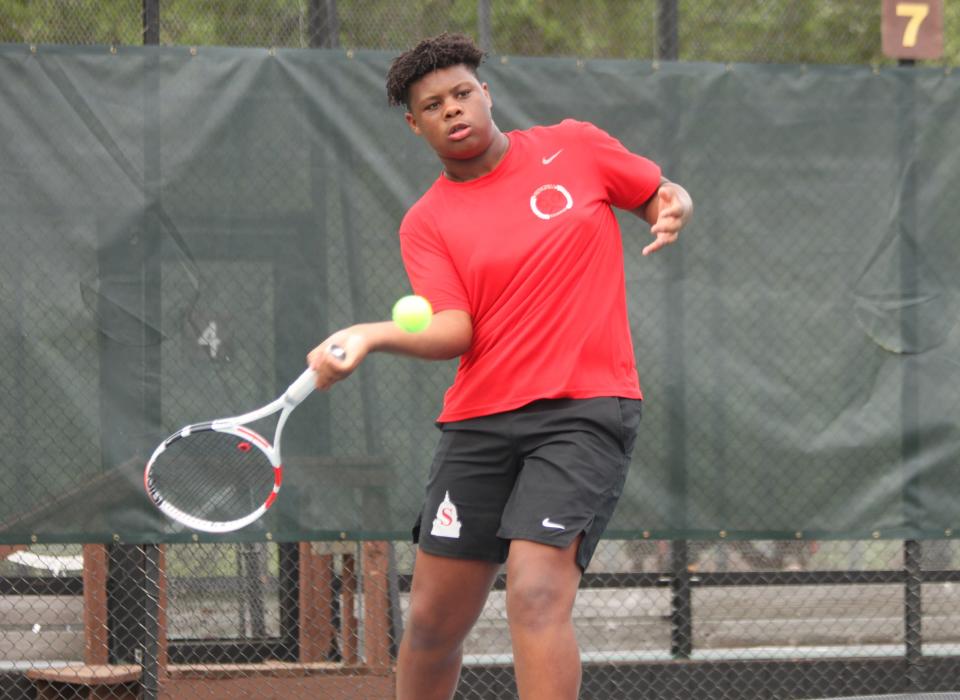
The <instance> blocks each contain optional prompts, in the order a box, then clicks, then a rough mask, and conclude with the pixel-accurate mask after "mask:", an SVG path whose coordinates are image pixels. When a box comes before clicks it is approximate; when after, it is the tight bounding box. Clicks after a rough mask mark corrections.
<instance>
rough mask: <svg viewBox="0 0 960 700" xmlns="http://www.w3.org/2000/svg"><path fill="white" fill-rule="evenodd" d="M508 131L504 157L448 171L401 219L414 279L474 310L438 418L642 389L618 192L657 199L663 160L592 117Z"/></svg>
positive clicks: (444, 303)
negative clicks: (484, 168) (486, 165)
mask: <svg viewBox="0 0 960 700" xmlns="http://www.w3.org/2000/svg"><path fill="white" fill-rule="evenodd" d="M507 136H508V137H509V139H510V147H509V149H508V150H507V153H506V155H505V156H504V158H503V160H502V161H501V162H500V164H499V165H497V167H496V168H495V169H494V170H493V171H491V172H490V173H488V174H486V175H484V176H483V177H480V178H477V179H475V180H470V181H468V182H452V181H451V180H448V179H447V178H446V177H444V176H443V175H441V176H440V177H439V178H437V180H436V181H435V182H434V183H433V185H432V186H431V187H430V189H429V190H427V192H426V193H425V194H424V195H423V197H421V198H420V200H419V201H417V202H416V203H415V204H414V205H413V206H412V207H411V208H410V210H409V211H408V212H407V214H406V216H405V217H404V219H403V223H402V224H401V225H400V248H401V252H402V254H403V260H404V264H405V266H406V269H407V274H408V275H409V277H410V282H411V285H412V287H413V291H414V292H415V293H416V294H420V295H422V296H424V297H426V298H427V299H428V300H429V301H430V303H431V304H432V305H433V308H434V311H444V310H447V309H459V310H462V311H467V312H469V313H470V316H471V317H472V319H473V343H472V344H471V346H470V349H469V350H468V351H467V352H466V353H464V354H463V355H462V356H461V358H460V366H459V368H458V370H457V376H456V378H455V380H454V383H453V385H452V386H451V387H450V388H449V389H448V390H447V393H446V396H445V397H444V405H443V411H442V412H441V414H440V416H439V418H438V420H439V421H441V422H448V421H456V420H463V419H465V418H473V417H476V416H482V415H488V414H491V413H499V412H501V411H509V410H511V409H514V408H518V407H520V406H523V405H524V404H527V403H530V402H531V401H536V400H538V399H547V398H591V397H596V396H622V397H628V398H640V382H639V380H638V378H637V369H636V365H635V363H634V356H633V344H632V342H631V339H630V327H629V324H628V320H627V304H626V291H625V287H626V282H625V279H624V271H623V247H622V244H621V241H620V227H619V225H618V223H617V219H616V217H615V215H614V213H613V211H612V209H611V206H615V207H619V208H622V209H635V208H636V207H639V206H640V205H641V204H643V203H644V202H645V201H646V200H647V199H649V198H650V196H651V195H652V194H653V193H654V192H656V190H657V187H658V186H659V184H660V168H659V167H658V166H657V165H656V164H654V163H652V162H651V161H649V160H647V159H645V158H642V157H640V156H638V155H634V154H633V153H630V152H629V151H628V150H627V149H626V148H624V147H623V145H622V144H621V143H620V142H619V141H617V140H616V139H614V138H613V137H611V136H610V135H609V134H607V133H606V132H604V131H602V130H601V129H599V128H597V127H596V126H594V125H592V124H588V123H585V122H577V121H573V120H565V121H563V122H561V123H560V124H558V125H556V126H549V127H534V128H532V129H527V130H525V131H512V132H509V133H508V134H507Z"/></svg>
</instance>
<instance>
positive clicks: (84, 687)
mask: <svg viewBox="0 0 960 700" xmlns="http://www.w3.org/2000/svg"><path fill="white" fill-rule="evenodd" d="M140 674H141V669H140V666H138V665H124V666H120V665H113V664H68V665H66V666H56V667H51V668H38V669H31V670H29V671H27V673H26V676H27V678H29V679H30V680H31V681H32V682H33V685H34V687H35V688H36V689H37V698H38V700H68V699H69V698H89V699H90V700H107V699H108V698H109V699H110V700H137V698H139V697H140Z"/></svg>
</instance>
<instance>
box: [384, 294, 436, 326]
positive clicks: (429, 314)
mask: <svg viewBox="0 0 960 700" xmlns="http://www.w3.org/2000/svg"><path fill="white" fill-rule="evenodd" d="M432 319H433V309H432V308H431V307H430V302H429V301H427V300H426V299H424V298H423V297H421V296H417V295H416V294H410V295H408V296H405V297H400V298H399V299H398V300H397V303H396V304H394V305H393V322H394V323H396V324H397V325H398V326H400V328H402V329H403V330H405V331H406V332H407V333H420V332H421V331H425V330H426V329H427V326H429V325H430V321H431V320H432Z"/></svg>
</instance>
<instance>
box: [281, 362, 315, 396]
mask: <svg viewBox="0 0 960 700" xmlns="http://www.w3.org/2000/svg"><path fill="white" fill-rule="evenodd" d="M316 388H317V373H316V372H314V371H313V370H312V369H310V368H309V367H307V369H305V370H304V371H303V374H301V375H300V376H299V377H297V379H296V380H295V381H294V382H293V384H291V385H290V387H289V388H288V389H287V392H286V393H285V394H284V395H283V398H284V399H285V400H286V401H287V403H292V404H294V405H296V404H298V403H300V402H301V401H303V400H304V399H305V398H307V397H308V396H310V394H311V393H312V392H313V390H314V389H316Z"/></svg>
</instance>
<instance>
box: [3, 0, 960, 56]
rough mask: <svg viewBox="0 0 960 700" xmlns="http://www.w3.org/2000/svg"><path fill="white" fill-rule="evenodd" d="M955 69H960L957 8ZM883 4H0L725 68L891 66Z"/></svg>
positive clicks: (32, 24)
mask: <svg viewBox="0 0 960 700" xmlns="http://www.w3.org/2000/svg"><path fill="white" fill-rule="evenodd" d="M945 4H946V7H945V15H944V36H945V47H944V56H943V59H942V60H943V62H944V63H945V64H947V65H956V64H957V62H958V60H960V38H958V37H960V10H958V8H957V7H956V4H955V3H950V2H947V3H945ZM880 9H881V3H880V1H879V0H841V1H840V2H832V1H830V0H814V1H811V2H802V3H799V2H792V1H791V0H736V1H734V2H731V1H730V0H586V1H585V0H527V1H525V2H506V1H505V0H418V1H416V2H395V1H394V0H250V1H249V2H243V3H237V2H231V1H230V0H205V1H204V2H194V1H193V0H108V1H104V2H98V1H97V0H33V1H32V2H30V3H14V2H4V3H0V41H6V42H23V43H35V44H41V43H52V44H107V45H110V44H118V45H139V44H143V43H160V44H164V45H186V46H191V45H194V46H196V45H207V46H209V45H216V46H261V47H270V46H274V47H325V48H338V47H339V48H342V49H379V50H388V51H397V50H402V49H405V48H408V47H410V46H412V45H414V44H415V43H416V42H417V41H419V40H420V39H421V38H423V37H424V36H429V35H431V34H436V33H439V32H442V31H460V32H465V33H467V34H470V35H472V36H474V37H475V38H476V39H477V40H478V42H479V43H480V44H481V45H482V46H483V47H484V48H485V49H486V50H487V51H489V52H490V53H493V54H499V55H522V56H578V57H581V58H624V59H640V60H651V59H656V58H678V59H680V60H683V61H714V62H721V63H735V62H760V63H811V64H816V63H835V64H870V63H876V64H881V63H889V62H890V59H888V58H885V57H884V55H883V53H882V51H881V33H880Z"/></svg>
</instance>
